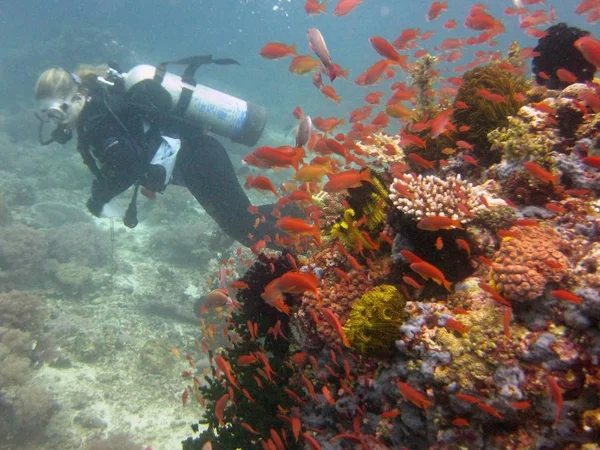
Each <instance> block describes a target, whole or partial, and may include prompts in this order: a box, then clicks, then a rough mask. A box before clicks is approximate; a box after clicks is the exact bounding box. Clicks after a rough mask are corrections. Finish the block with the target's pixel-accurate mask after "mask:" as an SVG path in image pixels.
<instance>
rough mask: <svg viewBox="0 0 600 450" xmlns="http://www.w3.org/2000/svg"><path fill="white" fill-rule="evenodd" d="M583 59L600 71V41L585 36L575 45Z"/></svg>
mask: <svg viewBox="0 0 600 450" xmlns="http://www.w3.org/2000/svg"><path fill="white" fill-rule="evenodd" d="M573 45H574V46H575V48H576V49H577V50H579V52H581V54H582V55H583V57H584V58H585V59H586V60H587V61H588V62H589V63H590V64H592V65H594V66H596V69H600V41H599V40H598V39H595V38H594V37H592V36H583V37H581V38H579V39H577V40H576V41H575V43H574V44H573Z"/></svg>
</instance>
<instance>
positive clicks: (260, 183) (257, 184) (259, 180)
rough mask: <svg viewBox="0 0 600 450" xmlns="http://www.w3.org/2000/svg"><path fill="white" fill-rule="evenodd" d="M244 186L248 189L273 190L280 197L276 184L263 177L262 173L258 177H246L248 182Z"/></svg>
mask: <svg viewBox="0 0 600 450" xmlns="http://www.w3.org/2000/svg"><path fill="white" fill-rule="evenodd" d="M244 186H245V187H246V189H250V188H252V189H257V190H259V191H269V192H272V193H273V194H274V195H275V196H276V197H279V194H278V193H277V191H276V190H275V186H273V183H271V180H269V179H268V178H266V177H263V176H262V175H258V176H256V177H253V176H252V175H249V176H248V178H246V184H245V185H244Z"/></svg>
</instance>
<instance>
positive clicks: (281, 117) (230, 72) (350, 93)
mask: <svg viewBox="0 0 600 450" xmlns="http://www.w3.org/2000/svg"><path fill="white" fill-rule="evenodd" d="M336 3H337V2H333V1H332V2H329V3H328V6H327V8H328V14H327V15H321V16H318V17H310V16H308V15H307V14H306V13H305V12H304V0H291V1H277V0H255V1H239V0H219V1H216V0H213V1H208V0H101V1H90V0H84V1H81V0H45V1H31V0H25V1H11V2H8V0H5V1H3V2H2V3H1V6H0V42H2V44H3V45H2V48H0V60H1V58H2V55H3V53H5V52H7V51H10V50H14V49H19V48H28V47H35V46H37V45H39V44H40V42H43V41H45V40H47V39H51V38H52V37H53V36H55V35H56V34H57V33H60V32H61V31H62V30H64V29H67V28H68V29H73V30H75V33H76V32H77V30H80V29H82V28H85V27H96V28H102V29H105V30H108V31H110V33H111V35H113V36H114V37H115V39H116V40H118V41H119V43H120V44H122V45H123V46H125V47H126V48H127V49H129V50H133V51H135V53H136V54H137V56H138V57H139V58H140V60H141V61H143V62H149V63H157V62H159V61H163V60H169V59H176V58H180V57H184V56H189V55H195V54H207V53H211V54H213V55H215V56H216V57H230V58H235V59H237V60H238V61H240V63H241V64H242V65H241V67H231V66H229V67H215V66H212V67H203V68H201V69H200V71H199V74H198V77H197V78H198V81H199V82H201V83H204V84H207V85H209V86H211V87H214V88H216V89H220V90H224V91H226V92H228V93H230V94H232V95H235V96H238V97H241V98H244V99H247V100H251V101H254V102H257V103H259V104H262V105H264V106H266V107H267V108H268V110H269V122H270V126H271V127H276V128H277V127H280V128H282V129H285V128H286V127H289V126H290V124H293V123H294V119H293V118H292V115H291V111H292V110H293V108H294V107H295V106H297V105H300V106H301V107H302V108H303V109H304V110H305V111H306V112H307V113H308V114H311V115H313V116H319V115H320V116H323V117H326V116H338V117H339V116H346V117H347V114H348V113H349V111H351V110H352V109H354V108H356V107H358V106H361V105H362V104H363V101H362V98H363V97H364V95H365V94H366V93H367V92H368V91H374V90H385V88H386V87H387V86H389V84H390V82H383V83H381V84H380V85H379V86H375V87H372V88H370V89H368V90H367V89H365V88H362V87H359V86H357V85H355V84H353V83H352V81H353V80H354V79H355V78H356V77H357V76H358V75H359V74H360V73H361V72H363V71H364V70H365V69H366V68H367V67H368V66H370V65H371V64H372V63H374V62H376V61H377V60H379V59H381V58H380V57H379V55H377V54H376V53H375V51H374V50H373V48H372V47H371V45H370V43H369V41H368V38H369V37H370V36H373V35H380V36H383V37H385V38H386V39H388V40H390V41H392V40H393V39H395V38H396V37H397V36H398V35H399V34H400V32H401V31H402V30H403V29H405V28H414V27H419V28H420V29H421V31H422V32H426V31H428V30H435V31H436V35H435V36H434V37H432V38H431V39H430V40H429V41H427V42H424V43H422V45H423V46H424V48H432V47H433V46H435V45H437V44H439V43H440V42H441V41H442V40H443V39H445V38H447V37H462V38H466V37H469V36H476V35H477V32H474V31H471V30H467V29H464V28H463V27H462V22H463V20H464V17H465V16H466V13H467V11H468V8H469V7H470V6H471V5H472V4H474V2H472V1H466V0H460V1H458V0H449V2H448V3H449V10H448V11H446V12H444V13H442V15H441V17H440V18H439V19H438V20H436V21H433V22H426V21H425V13H426V11H427V9H428V7H429V4H430V2H428V1H417V0H413V1H400V0H396V1H392V0H365V1H364V2H363V3H362V4H361V5H360V6H359V7H358V8H357V9H356V10H355V11H354V12H352V13H351V14H349V15H348V16H345V17H334V16H333V15H332V11H333V7H334V6H335V4H336ZM481 3H484V4H486V5H487V6H488V7H489V10H490V12H491V13H493V14H494V15H495V16H496V17H498V18H501V19H502V20H503V22H504V24H505V26H506V33H505V34H504V35H502V36H500V37H499V38H498V41H499V45H498V47H496V48H497V49H503V50H505V49H506V48H507V47H508V45H509V43H510V42H511V41H512V40H513V39H517V40H518V41H519V42H520V44H521V45H522V46H524V47H530V46H535V43H536V39H534V38H531V37H528V36H526V35H525V34H524V33H523V30H521V29H520V28H519V26H518V19H517V18H516V17H514V16H505V15H504V14H503V11H504V9H505V8H506V7H512V6H513V5H512V1H493V2H492V1H490V2H481ZM550 5H552V6H553V7H554V8H556V11H557V13H558V17H559V20H561V21H566V22H567V23H569V25H574V26H580V27H582V28H584V29H588V30H590V31H592V32H593V31H594V28H595V26H594V25H589V24H586V23H585V18H584V17H582V16H577V15H575V14H574V10H575V8H576V5H577V2H575V1H568V2H553V3H548V4H546V7H549V6H550ZM537 6H538V5H536V7H537ZM448 19H455V20H456V21H457V22H458V27H457V28H456V29H455V30H452V31H447V30H445V29H444V28H443V24H444V22H445V21H446V20H448ZM309 27H317V28H319V29H320V30H321V32H322V33H323V35H324V36H325V39H326V41H327V44H328V46H329V50H330V53H331V56H332V59H333V60H334V62H337V63H338V64H340V65H341V66H342V67H344V68H348V69H350V70H351V73H350V83H348V82H345V81H343V80H340V81H337V80H336V82H335V83H334V87H335V88H336V90H337V91H338V93H339V94H340V95H341V97H342V103H341V104H340V105H336V104H334V103H333V102H331V101H330V100H328V99H326V98H324V97H323V95H322V94H321V93H320V92H319V91H318V90H317V89H316V88H314V86H313V85H312V80H311V76H310V75H307V76H297V75H294V74H292V73H290V72H289V71H288V65H289V62H290V61H291V59H289V58H288V59H284V60H277V61H269V60H266V59H263V58H261V57H260V56H259V55H258V52H259V50H260V48H261V47H262V46H263V45H264V44H265V43H266V42H270V41H278V42H284V43H289V44H291V43H296V45H297V49H298V51H299V52H300V53H303V54H308V53H310V51H309V49H308V45H307V40H306V30H307V29H308V28H309ZM105 44H106V43H103V42H98V43H97V45H98V46H99V49H100V48H101V46H102V45H105ZM476 50H493V49H492V48H490V47H487V46H473V47H466V48H465V49H464V50H463V51H464V56H463V58H462V59H461V60H460V61H458V62H457V63H456V64H454V65H453V66H455V65H462V64H466V63H468V62H470V61H471V60H472V52H474V51H476ZM410 53H414V51H411V52H410ZM88 56H89V58H88V59H87V60H86V61H77V60H71V59H70V58H69V54H68V49H66V48H65V55H64V59H63V61H67V62H70V65H71V66H70V67H68V68H70V69H72V68H74V67H75V66H76V64H77V63H78V62H90V63H100V62H102V61H100V60H98V59H97V56H96V55H94V54H90V55H88ZM30 63H31V64H32V65H33V66H35V61H30ZM453 66H450V65H448V64H446V63H441V64H440V66H439V69H441V70H442V73H444V71H446V74H448V73H449V71H450V69H451V67H453ZM128 68H129V67H124V69H128ZM404 79H405V75H404V74H400V75H399V76H398V77H396V79H394V80H393V81H398V80H404ZM34 82H35V79H34V78H33V77H32V75H31V74H28V76H24V77H23V79H22V84H21V85H19V86H16V87H13V86H11V88H10V90H9V91H8V92H7V90H6V89H5V90H2V89H1V88H0V102H1V103H3V104H4V107H8V106H10V105H11V104H12V103H15V102H18V103H20V104H21V105H23V103H25V104H27V103H29V104H28V106H30V107H33V102H32V96H31V94H30V92H31V90H32V88H33V83H34ZM2 97H5V98H2Z"/></svg>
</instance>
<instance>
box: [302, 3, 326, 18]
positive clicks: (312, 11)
mask: <svg viewBox="0 0 600 450" xmlns="http://www.w3.org/2000/svg"><path fill="white" fill-rule="evenodd" d="M304 11H306V14H308V15H310V16H316V15H318V14H322V13H324V12H325V2H322V3H319V2H318V1H317V0H306V4H305V5H304Z"/></svg>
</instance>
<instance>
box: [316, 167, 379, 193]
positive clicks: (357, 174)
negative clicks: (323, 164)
mask: <svg viewBox="0 0 600 450" xmlns="http://www.w3.org/2000/svg"><path fill="white" fill-rule="evenodd" d="M327 176H328V177H329V181H328V182H327V183H326V184H325V186H323V190H324V191H325V192H340V191H343V190H345V189H349V188H355V187H359V186H361V185H362V183H363V182H368V183H373V180H371V170H370V169H365V170H364V171H362V172H361V171H358V170H347V171H346V172H341V173H338V174H327Z"/></svg>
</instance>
